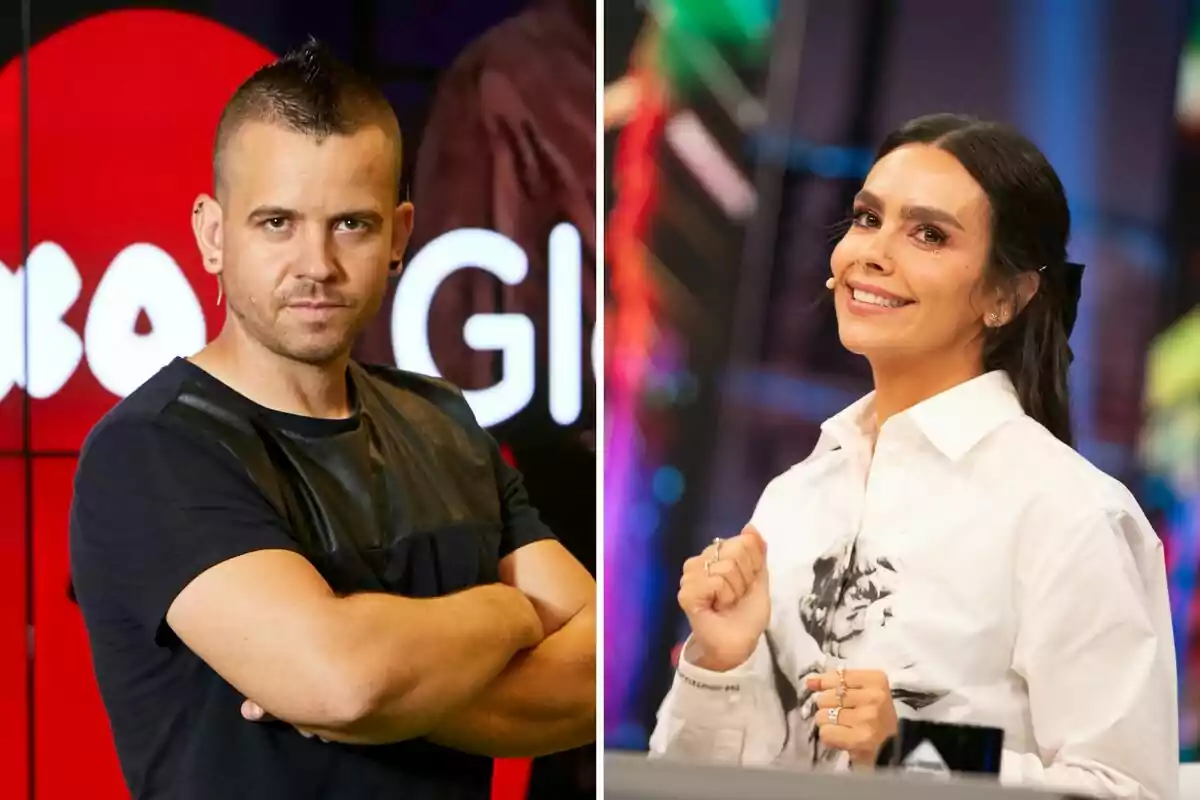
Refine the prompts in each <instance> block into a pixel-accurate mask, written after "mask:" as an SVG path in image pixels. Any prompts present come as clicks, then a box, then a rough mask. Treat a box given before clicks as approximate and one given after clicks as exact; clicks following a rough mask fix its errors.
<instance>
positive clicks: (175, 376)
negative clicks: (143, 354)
mask: <svg viewBox="0 0 1200 800" xmlns="http://www.w3.org/2000/svg"><path fill="white" fill-rule="evenodd" d="M181 362H182V359H175V360H174V361H172V362H171V363H169V364H167V365H166V366H165V367H163V368H162V369H160V370H159V371H158V372H156V373H155V374H154V375H152V376H151V377H150V378H149V379H148V380H147V381H146V382H145V383H143V384H142V385H141V386H139V387H138V388H137V389H134V390H133V392H132V393H130V394H129V395H127V396H126V397H124V398H122V399H121V400H119V401H118V402H117V404H116V405H114V406H113V407H112V408H111V409H109V410H108V412H107V413H106V414H105V415H104V416H103V417H101V418H100V421H99V422H97V423H96V424H95V425H94V426H93V427H92V430H91V432H90V433H88V435H87V438H86V439H85V440H84V443H83V447H82V448H81V451H82V452H84V453H86V452H87V451H88V450H90V449H92V448H93V447H94V446H95V445H96V443H97V442H105V441H107V440H109V439H111V438H114V437H113V433H114V432H115V431H116V430H121V431H125V430H140V431H150V430H155V429H156V428H157V426H158V425H159V423H161V421H162V420H163V419H164V418H165V417H166V416H167V409H168V408H170V406H171V404H172V403H173V402H175V400H177V399H178V398H179V395H180V393H181V392H182V391H183V388H184V382H185V379H186V370H185V369H184V367H183V365H182V364H181Z"/></svg>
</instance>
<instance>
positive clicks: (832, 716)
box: [829, 706, 842, 725]
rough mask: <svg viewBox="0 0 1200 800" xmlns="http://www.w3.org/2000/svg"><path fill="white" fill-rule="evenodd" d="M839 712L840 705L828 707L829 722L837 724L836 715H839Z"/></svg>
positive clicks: (840, 710)
mask: <svg viewBox="0 0 1200 800" xmlns="http://www.w3.org/2000/svg"><path fill="white" fill-rule="evenodd" d="M841 713H842V707H841V706H838V707H837V708H831V709H829V724H830V725H837V724H838V716H840V715H841Z"/></svg>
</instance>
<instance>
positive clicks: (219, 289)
mask: <svg viewBox="0 0 1200 800" xmlns="http://www.w3.org/2000/svg"><path fill="white" fill-rule="evenodd" d="M224 296H225V286H224V284H222V283H221V282H220V281H217V305H221V298H223V297H224Z"/></svg>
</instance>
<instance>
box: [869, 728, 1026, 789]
mask: <svg viewBox="0 0 1200 800" xmlns="http://www.w3.org/2000/svg"><path fill="white" fill-rule="evenodd" d="M1003 751H1004V731H1003V730H1001V729H1000V728H986V727H983V726H981V725H960V724H956V723H947V722H929V721H926V720H912V719H902V720H900V728H899V730H898V732H897V733H896V735H895V736H894V737H892V739H890V740H889V741H888V742H887V744H885V745H884V747H883V750H882V751H881V752H880V753H879V760H878V761H877V762H876V764H877V765H878V766H881V767H890V768H892V769H897V770H900V771H902V772H920V773H926V774H937V773H944V774H951V773H969V774H977V775H995V776H998V775H999V774H1000V757H1001V754H1002V753H1003Z"/></svg>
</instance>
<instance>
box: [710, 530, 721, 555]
mask: <svg viewBox="0 0 1200 800" xmlns="http://www.w3.org/2000/svg"><path fill="white" fill-rule="evenodd" d="M713 547H715V548H717V549H716V552H714V553H713V557H712V560H713V561H720V560H721V537H720V536H718V537H717V538H715V539H713Z"/></svg>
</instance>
